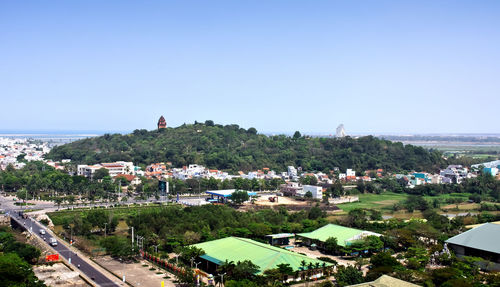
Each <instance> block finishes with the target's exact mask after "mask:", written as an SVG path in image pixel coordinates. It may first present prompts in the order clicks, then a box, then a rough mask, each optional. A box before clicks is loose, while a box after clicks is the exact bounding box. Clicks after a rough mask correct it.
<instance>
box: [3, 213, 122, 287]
mask: <svg viewBox="0 0 500 287" xmlns="http://www.w3.org/2000/svg"><path fill="white" fill-rule="evenodd" d="M6 211H7V212H9V214H10V215H11V218H13V219H14V220H15V221H16V222H17V223H18V224H19V225H21V226H24V227H25V228H26V229H27V230H28V231H29V230H32V232H33V234H36V235H37V236H38V237H40V238H42V240H45V243H46V244H47V245H48V244H49V243H48V241H49V239H50V238H51V237H52V236H51V235H50V233H49V232H48V231H47V229H46V228H45V227H44V226H42V225H40V224H38V223H37V222H36V221H35V220H33V219H31V218H27V219H24V218H22V217H21V216H19V214H18V212H16V211H14V210H6ZM40 230H45V235H41V234H40ZM56 240H57V246H52V248H54V249H55V250H56V251H57V252H58V253H59V254H60V256H63V257H64V258H66V260H68V261H69V262H71V264H72V265H73V266H75V269H76V268H79V269H80V270H81V271H82V272H83V273H84V274H85V275H87V277H89V278H90V279H92V280H93V281H94V282H95V283H96V284H98V285H99V286H103V287H108V286H120V285H118V284H116V283H114V282H113V281H111V280H110V279H108V277H106V276H105V275H103V274H102V273H101V272H100V271H98V270H97V269H95V268H94V267H92V266H91V265H90V264H88V263H87V262H85V261H84V260H82V259H81V258H80V257H78V256H77V255H76V253H74V252H73V251H71V250H69V249H68V247H66V246H65V245H64V244H61V241H60V240H58V239H57V238H56ZM117 281H118V279H117Z"/></svg>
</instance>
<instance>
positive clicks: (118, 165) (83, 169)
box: [77, 161, 135, 178]
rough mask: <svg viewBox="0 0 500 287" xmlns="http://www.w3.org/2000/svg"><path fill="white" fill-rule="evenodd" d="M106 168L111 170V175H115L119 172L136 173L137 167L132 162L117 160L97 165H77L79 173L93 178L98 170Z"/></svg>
mask: <svg viewBox="0 0 500 287" xmlns="http://www.w3.org/2000/svg"><path fill="white" fill-rule="evenodd" d="M101 168H105V169H107V170H108V172H109V176H111V177H115V176H117V175H119V174H134V171H135V167H134V164H133V163H132V162H125V161H117V162H112V163H101V164H95V165H86V164H79V165H78V166H77V174H78V175H80V176H85V177H88V178H92V177H93V176H94V173H95V172H96V170H98V169H101Z"/></svg>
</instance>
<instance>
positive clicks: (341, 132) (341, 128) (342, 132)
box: [335, 124, 346, 138]
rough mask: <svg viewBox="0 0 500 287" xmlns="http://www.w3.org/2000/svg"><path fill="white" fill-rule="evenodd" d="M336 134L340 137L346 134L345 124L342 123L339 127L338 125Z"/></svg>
mask: <svg viewBox="0 0 500 287" xmlns="http://www.w3.org/2000/svg"><path fill="white" fill-rule="evenodd" d="M335 136H336V137H338V138H343V137H345V136H346V133H345V129H344V125H343V124H340V125H339V126H338V127H337V132H336V133H335Z"/></svg>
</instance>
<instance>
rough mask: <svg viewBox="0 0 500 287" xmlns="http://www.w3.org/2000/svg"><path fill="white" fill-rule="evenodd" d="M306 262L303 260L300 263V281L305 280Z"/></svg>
mask: <svg viewBox="0 0 500 287" xmlns="http://www.w3.org/2000/svg"><path fill="white" fill-rule="evenodd" d="M306 265H307V264H306V261H305V260H302V261H300V269H301V270H302V273H301V274H300V275H301V276H300V277H302V280H306V276H305V270H306Z"/></svg>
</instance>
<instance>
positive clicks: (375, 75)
mask: <svg viewBox="0 0 500 287" xmlns="http://www.w3.org/2000/svg"><path fill="white" fill-rule="evenodd" d="M0 100H1V104H0V105H1V111H0V129H4V130H5V129H12V130H15V129H23V130H26V129H30V130H37V129H39V130H102V131H124V130H133V129H136V128H146V129H153V128H155V125H156V121H157V119H158V117H159V116H160V115H164V116H165V118H166V120H167V123H168V125H169V126H178V125H181V124H182V123H184V122H186V123H192V122H194V121H195V120H198V121H205V120H207V119H212V120H214V121H215V122H216V123H222V124H230V123H236V124H239V125H240V126H242V127H245V128H249V127H255V128H257V130H259V131H262V132H264V131H282V132H290V131H291V132H293V131H295V130H300V131H302V132H326V133H328V132H332V133H334V131H335V128H336V127H337V125H339V124H340V123H343V124H344V125H345V127H346V130H347V132H348V133H349V132H358V133H383V132H392V133H448V132H450V133H460V132H461V133H471V132H477V133H498V132H500V129H499V128H498V127H499V125H498V121H499V114H500V112H499V108H500V1H476V0H470V1H437V0H431V1H420V0H419V1H399V0H397V1H293V0H285V1H270V0H263V1H206V0H205V1H186V0H183V1H101V0H99V1H75V0H72V1H15V0H12V1H1V2H0Z"/></svg>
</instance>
